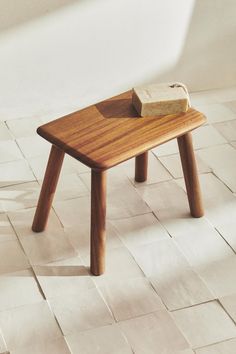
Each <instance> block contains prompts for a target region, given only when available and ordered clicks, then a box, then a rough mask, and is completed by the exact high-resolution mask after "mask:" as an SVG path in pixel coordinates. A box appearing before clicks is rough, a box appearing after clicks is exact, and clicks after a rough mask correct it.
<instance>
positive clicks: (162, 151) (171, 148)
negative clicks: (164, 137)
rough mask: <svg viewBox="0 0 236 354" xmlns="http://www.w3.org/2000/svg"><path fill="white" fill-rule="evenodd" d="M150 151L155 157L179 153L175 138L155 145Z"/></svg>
mask: <svg viewBox="0 0 236 354" xmlns="http://www.w3.org/2000/svg"><path fill="white" fill-rule="evenodd" d="M152 152H153V153H154V155H156V156H157V157H160V156H167V155H173V154H177V153H179V149H178V143H177V139H173V140H170V141H168V142H167V143H165V144H162V145H160V146H157V147H156V148H154V149H152Z"/></svg>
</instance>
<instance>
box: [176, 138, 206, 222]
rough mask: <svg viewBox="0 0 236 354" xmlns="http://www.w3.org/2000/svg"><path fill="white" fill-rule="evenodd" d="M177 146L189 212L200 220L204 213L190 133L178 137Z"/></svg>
mask: <svg viewBox="0 0 236 354" xmlns="http://www.w3.org/2000/svg"><path fill="white" fill-rule="evenodd" d="M178 145H179V152H180V157H181V163H182V168H183V173H184V179H185V185H186V190H187V195H188V201H189V207H190V212H191V215H192V216H193V217H195V218H200V217H201V216H203V214H204V211H203V205H202V196H201V189H200V184H199V179H198V172H197V164H196V160H195V155H194V150H193V143H192V135H191V133H187V134H185V135H183V136H181V137H179V138H178Z"/></svg>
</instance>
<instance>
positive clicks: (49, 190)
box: [32, 145, 65, 232]
mask: <svg viewBox="0 0 236 354" xmlns="http://www.w3.org/2000/svg"><path fill="white" fill-rule="evenodd" d="M64 154H65V153H64V151H62V150H61V149H59V148H58V147H56V146H55V145H52V148H51V152H50V155H49V159H48V164H47V168H46V172H45V175H44V180H43V185H42V188H41V192H40V196H39V200H38V206H37V209H36V212H35V215H34V221H33V225H32V230H33V231H35V232H41V231H43V230H44V229H45V227H46V224H47V220H48V216H49V212H50V209H51V206H52V201H53V197H54V194H55V191H56V187H57V182H58V179H59V175H60V171H61V167H62V163H63V159H64Z"/></svg>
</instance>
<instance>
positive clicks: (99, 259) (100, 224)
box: [90, 170, 106, 275]
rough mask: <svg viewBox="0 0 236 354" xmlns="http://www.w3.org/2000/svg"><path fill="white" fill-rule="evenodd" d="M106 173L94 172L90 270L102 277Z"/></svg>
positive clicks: (104, 240) (92, 179)
mask: <svg viewBox="0 0 236 354" xmlns="http://www.w3.org/2000/svg"><path fill="white" fill-rule="evenodd" d="M105 225H106V171H95V170H92V178H91V247H90V252H91V256H90V270H91V273H92V274H94V275H100V274H102V273H104V270H105V243H106V228H105Z"/></svg>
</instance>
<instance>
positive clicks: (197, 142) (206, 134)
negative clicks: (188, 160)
mask: <svg viewBox="0 0 236 354" xmlns="http://www.w3.org/2000/svg"><path fill="white" fill-rule="evenodd" d="M192 135H193V146H194V148H195V149H202V148H205V147H208V146H214V145H220V144H226V143H227V140H226V139H225V138H224V137H223V136H222V135H221V134H220V133H219V132H218V131H217V129H215V128H214V127H213V126H211V125H204V126H201V127H200V128H198V129H195V130H194V131H193V133H192Z"/></svg>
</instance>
